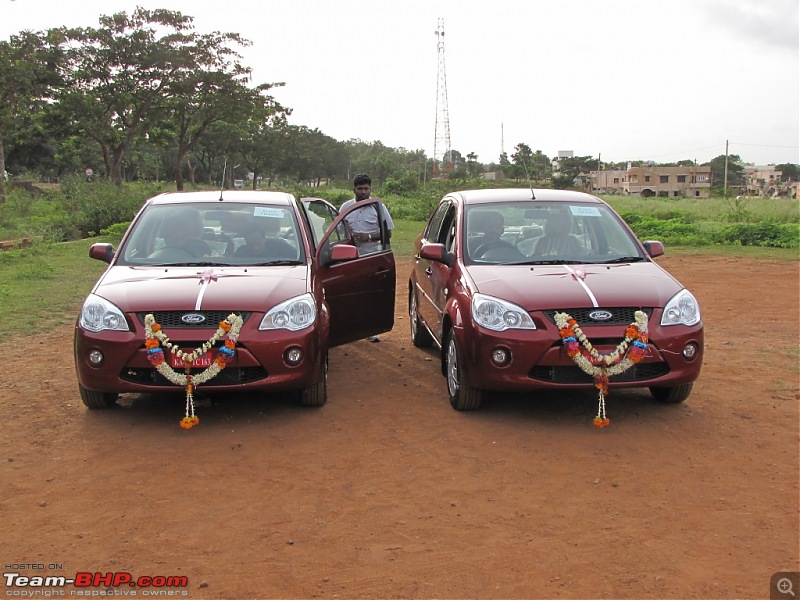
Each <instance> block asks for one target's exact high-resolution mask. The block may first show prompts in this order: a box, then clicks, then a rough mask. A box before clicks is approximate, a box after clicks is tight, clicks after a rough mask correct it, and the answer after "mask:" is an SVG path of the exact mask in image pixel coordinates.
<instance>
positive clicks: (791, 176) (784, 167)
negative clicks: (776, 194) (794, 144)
mask: <svg viewBox="0 0 800 600" xmlns="http://www.w3.org/2000/svg"><path fill="white" fill-rule="evenodd" d="M775 170H776V171H780V172H781V181H783V182H786V181H797V177H798V173H800V166H798V165H793V164H792V163H783V164H780V165H775Z"/></svg>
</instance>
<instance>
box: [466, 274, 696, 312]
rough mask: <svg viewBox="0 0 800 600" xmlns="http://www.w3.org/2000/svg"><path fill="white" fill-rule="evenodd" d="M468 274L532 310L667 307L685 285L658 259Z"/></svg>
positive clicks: (484, 288) (488, 290)
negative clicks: (660, 263)
mask: <svg viewBox="0 0 800 600" xmlns="http://www.w3.org/2000/svg"><path fill="white" fill-rule="evenodd" d="M467 272H468V273H469V275H470V276H471V277H472V280H473V281H474V282H475V285H476V286H477V290H478V291H479V292H480V293H482V294H488V295H490V296H495V297H498V298H502V299H504V300H508V301H509V302H513V303H515V304H517V305H519V306H521V307H522V308H524V309H525V310H527V311H533V310H547V309H566V308H588V307H592V306H597V307H612V306H616V307H621V306H636V307H654V306H664V305H665V304H666V303H667V302H668V301H669V299H670V298H672V296H674V295H675V294H676V293H677V292H679V291H680V290H681V289H683V286H681V284H680V283H679V282H678V281H677V280H676V279H675V278H674V277H672V276H671V275H670V274H669V273H667V272H666V271H665V270H664V269H662V268H661V267H659V266H658V265H657V264H655V263H652V262H642V263H628V264H618V265H557V266H531V265H499V266H498V265H491V266H489V265H474V266H470V267H467Z"/></svg>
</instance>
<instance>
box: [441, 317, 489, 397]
mask: <svg viewBox="0 0 800 600" xmlns="http://www.w3.org/2000/svg"><path fill="white" fill-rule="evenodd" d="M445 352H446V353H447V354H446V355H445V363H446V365H445V366H446V368H447V391H448V392H449V394H450V406H452V407H453V408H455V409H456V410H476V409H478V408H480V406H481V396H482V395H483V394H482V392H481V390H480V389H478V388H475V387H472V386H471V385H469V384H468V383H467V382H466V380H465V379H464V368H463V366H462V362H463V361H462V360H461V356H460V354H459V351H458V344H457V343H456V334H455V330H454V329H451V330H450V333H449V334H448V336H447V347H446V350H445Z"/></svg>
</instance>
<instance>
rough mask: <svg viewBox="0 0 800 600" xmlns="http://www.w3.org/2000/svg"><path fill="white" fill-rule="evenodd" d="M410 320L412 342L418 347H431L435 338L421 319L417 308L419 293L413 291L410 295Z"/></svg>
mask: <svg viewBox="0 0 800 600" xmlns="http://www.w3.org/2000/svg"><path fill="white" fill-rule="evenodd" d="M408 322H409V324H410V326H411V343H412V344H414V346H416V347H417V348H429V347H430V345H431V344H432V343H433V338H432V337H431V334H430V333H429V332H428V330H427V329H425V325H423V324H422V321H420V318H419V311H418V310H417V294H416V293H414V292H413V291H412V292H411V293H409V295H408Z"/></svg>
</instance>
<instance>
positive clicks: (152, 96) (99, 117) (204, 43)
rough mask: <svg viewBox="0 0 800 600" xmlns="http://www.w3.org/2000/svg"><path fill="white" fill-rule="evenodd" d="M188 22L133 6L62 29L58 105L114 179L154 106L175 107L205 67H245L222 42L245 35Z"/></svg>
mask: <svg viewBox="0 0 800 600" xmlns="http://www.w3.org/2000/svg"><path fill="white" fill-rule="evenodd" d="M192 20H193V19H192V17H189V16H186V15H183V14H181V13H180V12H176V11H170V10H166V9H156V10H152V11H151V10H146V9H144V8H141V7H139V8H137V9H136V10H135V11H134V12H133V13H132V14H131V15H130V16H129V15H128V14H127V13H125V12H120V13H116V14H114V15H111V16H108V15H104V16H101V17H100V27H99V28H83V27H80V28H73V29H66V28H65V29H63V30H62V31H63V34H64V37H65V40H66V45H65V48H66V57H67V67H66V73H65V75H66V78H67V85H66V87H65V88H64V89H63V90H62V93H61V94H60V95H59V97H58V101H59V107H60V109H61V110H62V111H63V112H64V113H65V114H67V115H69V116H70V117H71V118H72V119H73V120H74V121H75V122H76V123H77V124H78V125H79V127H80V129H81V132H82V134H83V135H85V136H87V137H89V138H91V139H93V140H94V141H95V142H97V143H98V144H99V145H100V148H101V150H102V153H103V160H104V162H105V165H106V171H107V176H108V177H109V178H110V179H112V180H113V181H114V182H116V183H117V184H121V183H122V163H123V160H124V158H125V155H126V153H127V152H128V150H129V148H130V147H131V144H132V143H133V141H134V140H135V139H136V138H137V136H141V135H143V134H144V133H145V131H146V127H147V125H148V124H152V123H154V122H155V121H156V118H157V116H158V115H159V114H160V113H162V111H168V112H169V111H171V110H172V111H174V110H176V107H177V106H180V105H181V101H180V99H181V98H183V99H184V100H185V99H186V96H187V93H188V91H189V90H190V89H192V88H194V89H195V90H196V89H197V86H200V87H201V88H202V86H203V85H206V84H209V80H213V79H214V77H211V76H208V73H220V72H222V73H229V74H230V73H237V74H239V73H244V72H245V70H244V69H243V68H241V67H240V66H239V65H238V63H236V61H235V59H236V58H238V55H237V54H236V52H235V51H233V50H232V49H231V48H229V47H228V44H230V43H236V44H242V45H246V44H247V43H248V42H247V41H246V40H244V39H242V38H241V37H240V36H239V35H238V34H234V33H218V32H215V33H212V34H207V35H199V34H197V33H195V32H194V31H193V29H194V28H193V25H192ZM231 57H233V59H234V60H233V61H231ZM223 79H224V78H223ZM221 81H222V80H221V79H220V80H218V83H221ZM211 88H213V86H211V85H209V86H208V89H211ZM184 108H186V106H185V102H184ZM190 122H192V123H194V121H191V119H190ZM184 125H186V123H184ZM190 127H191V126H187V130H186V132H187V135H188V131H189V129H190ZM179 154H180V152H179ZM184 156H185V154H184Z"/></svg>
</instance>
